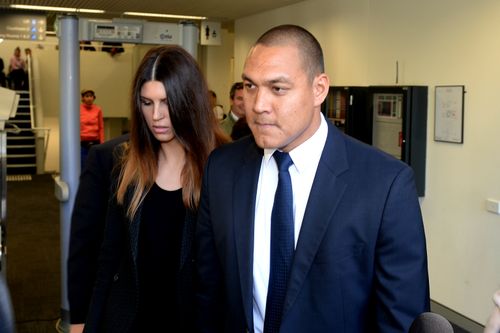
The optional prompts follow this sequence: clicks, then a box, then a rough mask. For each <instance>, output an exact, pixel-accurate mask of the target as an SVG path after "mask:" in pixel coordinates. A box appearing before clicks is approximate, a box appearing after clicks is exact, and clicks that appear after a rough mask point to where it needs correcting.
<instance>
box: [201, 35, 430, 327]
mask: <svg viewBox="0 0 500 333" xmlns="http://www.w3.org/2000/svg"><path fill="white" fill-rule="evenodd" d="M243 82H244V103H245V110H246V119H247V121H248V124H249V126H250V128H251V130H252V133H253V136H250V137H247V138H246V139H243V140H240V141H237V142H235V143H232V144H229V145H226V146H223V147H221V148H219V149H217V150H215V151H214V152H213V153H212V155H211V157H210V158H209V160H208V162H207V165H206V169H205V174H204V179H203V186H202V193H201V195H202V197H201V203H200V210H199V218H198V225H197V234H196V237H197V243H198V248H197V251H198V252H197V264H198V273H199V292H198V306H199V309H198V312H199V327H200V329H201V331H203V332H231V333H232V332H265V333H270V332H282V333H285V332H286V333H295V332H297V333H299V332H308V333H313V332H318V333H319V332H321V333H324V332H349V333H355V332H407V331H408V328H409V327H410V325H411V323H412V321H413V320H414V318H415V317H417V316H418V315H419V314H420V313H422V312H426V311H429V283H428V273H427V256H426V245H425V235H424V229H423V223H422V217H421V212H420V207H419V202H418V198H417V193H416V189H415V184H414V179H413V172H412V170H411V168H410V167H409V166H408V165H406V164H404V163H403V162H401V161H399V160H396V159H394V158H392V157H390V156H389V155H387V154H385V153H383V152H380V151H378V150H376V149H375V148H373V147H371V146H368V145H365V144H362V143H360V142H358V141H356V140H354V139H352V138H350V137H348V136H346V135H344V134H343V133H341V132H340V131H338V130H337V129H336V128H335V126H334V125H333V124H331V123H330V122H329V121H327V120H326V119H325V118H324V117H323V115H322V114H321V111H320V108H321V103H322V102H323V101H324V99H325V98H326V96H327V94H328V89H329V84H330V83H329V78H328V76H327V75H326V74H325V72H324V64H323V54H322V50H321V46H320V45H319V43H318V41H317V40H316V39H315V38H314V36H312V35H311V34H310V33H309V32H308V31H306V30H304V29H303V28H301V27H298V26H293V25H284V26H278V27H275V28H273V29H271V30H269V31H268V32H266V33H265V34H264V35H262V36H261V37H260V38H259V40H258V41H257V42H256V44H255V45H254V46H253V47H252V49H251V50H250V52H249V54H248V56H247V59H246V62H245V66H244V70H243ZM276 150H277V151H279V152H281V153H275V151H276ZM283 156H288V157H289V158H291V163H292V164H291V166H289V167H288V166H286V167H285V168H280V170H279V171H278V168H277V164H276V163H277V161H281V160H282V159H285V160H286V159H288V157H286V158H283ZM280 164H281V163H280ZM288 174H289V176H288ZM282 175H283V177H282ZM287 179H288V180H287ZM290 183H291V186H289V184H290ZM282 184H284V185H282ZM286 184H288V185H286ZM287 186H288V187H287ZM290 187H291V188H290ZM277 188H278V190H279V193H276V196H275V192H278V191H277ZM290 192H293V199H287V200H282V199H281V198H282V197H286V196H287V195H292V194H291V193H290ZM288 198H289V197H288ZM275 200H276V201H275ZM278 200H282V201H281V203H279V204H277V203H275V204H273V202H278ZM292 201H293V205H290V204H291V203H292ZM283 202H285V203H284V204H283ZM274 206H277V207H278V208H276V212H275V210H274ZM288 206H290V207H288ZM290 210H292V213H290ZM283 212H286V213H283ZM278 215H280V216H278ZM290 215H291V218H290ZM287 216H288V217H287ZM285 220H286V222H289V221H288V220H291V223H292V226H291V227H288V229H287V228H286V227H285V228H283V229H281V228H282V227H283V225H286V222H283V221H285ZM271 221H272V223H271ZM290 229H291V235H292V237H291V238H292V240H291V242H292V247H291V251H292V253H291V254H290V252H289V249H288V248H286V247H287V244H289V241H288V240H289V239H290ZM277 230H279V232H278V231H277ZM285 234H286V236H284V235H285ZM283 244H285V246H283ZM276 249H278V250H276ZM280 251H282V252H280ZM290 258H291V259H290ZM283 272H284V273H283ZM276 281H278V282H279V283H276ZM277 295H278V296H277ZM268 310H269V311H268Z"/></svg>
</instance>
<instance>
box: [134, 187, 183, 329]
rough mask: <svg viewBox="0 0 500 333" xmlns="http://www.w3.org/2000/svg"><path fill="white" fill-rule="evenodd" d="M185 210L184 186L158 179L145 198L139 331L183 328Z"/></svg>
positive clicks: (140, 251)
mask: <svg viewBox="0 0 500 333" xmlns="http://www.w3.org/2000/svg"><path fill="white" fill-rule="evenodd" d="M185 214H186V209H185V207H184V204H183V202H182V189H178V190H175V191H167V190H163V189H162V188H160V187H159V186H158V185H157V184H156V183H155V184H154V185H153V187H152V188H151V190H150V191H149V193H148V194H147V195H146V197H145V198H144V203H143V208H142V215H141V221H140V229H139V245H138V257H137V266H138V281H139V309H138V310H139V311H138V317H137V320H136V323H135V325H134V326H135V327H136V328H137V329H138V331H142V332H154V331H159V330H161V331H164V332H177V331H179V308H178V303H177V289H178V286H177V283H178V282H177V281H178V280H177V277H178V271H179V258H180V251H181V240H182V231H183V223H184V218H185Z"/></svg>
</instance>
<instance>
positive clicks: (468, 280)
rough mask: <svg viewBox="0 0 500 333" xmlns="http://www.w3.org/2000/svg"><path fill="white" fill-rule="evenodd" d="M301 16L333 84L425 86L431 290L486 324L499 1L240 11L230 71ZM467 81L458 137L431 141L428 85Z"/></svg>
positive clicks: (494, 249)
mask: <svg viewBox="0 0 500 333" xmlns="http://www.w3.org/2000/svg"><path fill="white" fill-rule="evenodd" d="M281 23H295V24H300V25H303V26H304V27H306V28H307V29H309V30H310V31H311V32H313V33H314V34H315V35H316V37H317V38H318V40H319V41H320V43H321V44H322V45H323V47H324V51H325V58H326V68H327V73H328V75H329V76H330V78H331V80H332V84H333V85H394V84H395V77H396V74H395V68H396V67H395V63H396V61H399V67H400V68H399V72H400V73H399V83H400V84H403V85H412V84H419V85H420V84H421V85H427V86H429V104H428V128H427V133H428V136H427V144H428V146H427V168H426V173H427V182H426V196H425V198H423V199H422V200H421V206H422V212H423V215H424V223H425V229H426V235H427V245H428V256H429V270H430V282H431V298H432V299H433V300H434V301H436V302H438V303H441V304H443V305H445V306H447V307H449V308H451V309H452V310H455V311H456V312H458V313H460V314H462V315H464V316H466V317H468V318H470V319H473V320H475V321H477V322H479V323H482V324H484V323H485V322H486V319H487V317H488V315H489V313H490V311H491V309H492V302H491V296H492V294H493V292H494V291H495V290H496V289H500V257H499V254H500V241H499V239H500V216H498V215H494V214H492V213H489V212H487V211H486V209H485V200H486V199H487V198H495V199H500V172H499V170H500V154H498V144H499V143H500V131H499V130H498V127H499V124H500V99H499V98H498V96H499V93H498V92H499V90H500V64H499V59H500V43H499V42H498V31H500V2H498V1H496V0H478V1H466V0H441V1H435V0H422V1H407V0H405V1H401V0H359V1H352V0H309V1H304V2H301V3H299V4H296V5H292V6H288V7H284V8H281V9H279V10H274V11H270V12H266V13H263V14H259V15H254V16H250V17H246V18H243V19H240V20H237V21H236V23H235V74H234V75H235V77H239V75H240V73H241V69H242V66H243V62H244V57H245V55H246V52H247V51H248V48H249V46H250V45H251V43H252V42H253V41H255V39H256V38H257V37H258V35H259V34H260V33H262V32H263V31H265V30H266V29H268V28H269V27H271V26H273V25H277V24H281ZM436 85H465V88H466V91H467V93H466V95H465V121H464V126H465V127H464V132H465V134H464V140H465V142H464V144H452V143H443V142H435V141H434V140H433V134H434V87H435V86H436Z"/></svg>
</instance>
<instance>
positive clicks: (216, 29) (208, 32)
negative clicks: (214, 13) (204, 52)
mask: <svg viewBox="0 0 500 333" xmlns="http://www.w3.org/2000/svg"><path fill="white" fill-rule="evenodd" d="M220 34H221V31H220V22H209V21H201V26H200V44H201V45H221V43H222V39H221V35H220Z"/></svg>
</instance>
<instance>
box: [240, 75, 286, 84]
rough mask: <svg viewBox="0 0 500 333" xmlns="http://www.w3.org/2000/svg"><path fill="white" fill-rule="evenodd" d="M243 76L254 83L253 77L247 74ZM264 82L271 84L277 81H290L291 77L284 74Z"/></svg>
mask: <svg viewBox="0 0 500 333" xmlns="http://www.w3.org/2000/svg"><path fill="white" fill-rule="evenodd" d="M241 77H242V79H243V80H244V81H250V82H252V83H253V80H252V79H251V78H249V77H248V76H246V75H245V74H243V75H242V76H241ZM264 83H265V84H269V85H273V84H276V83H290V79H289V78H288V77H286V76H284V75H282V76H278V77H276V78H274V79H269V80H265V81H264Z"/></svg>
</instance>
